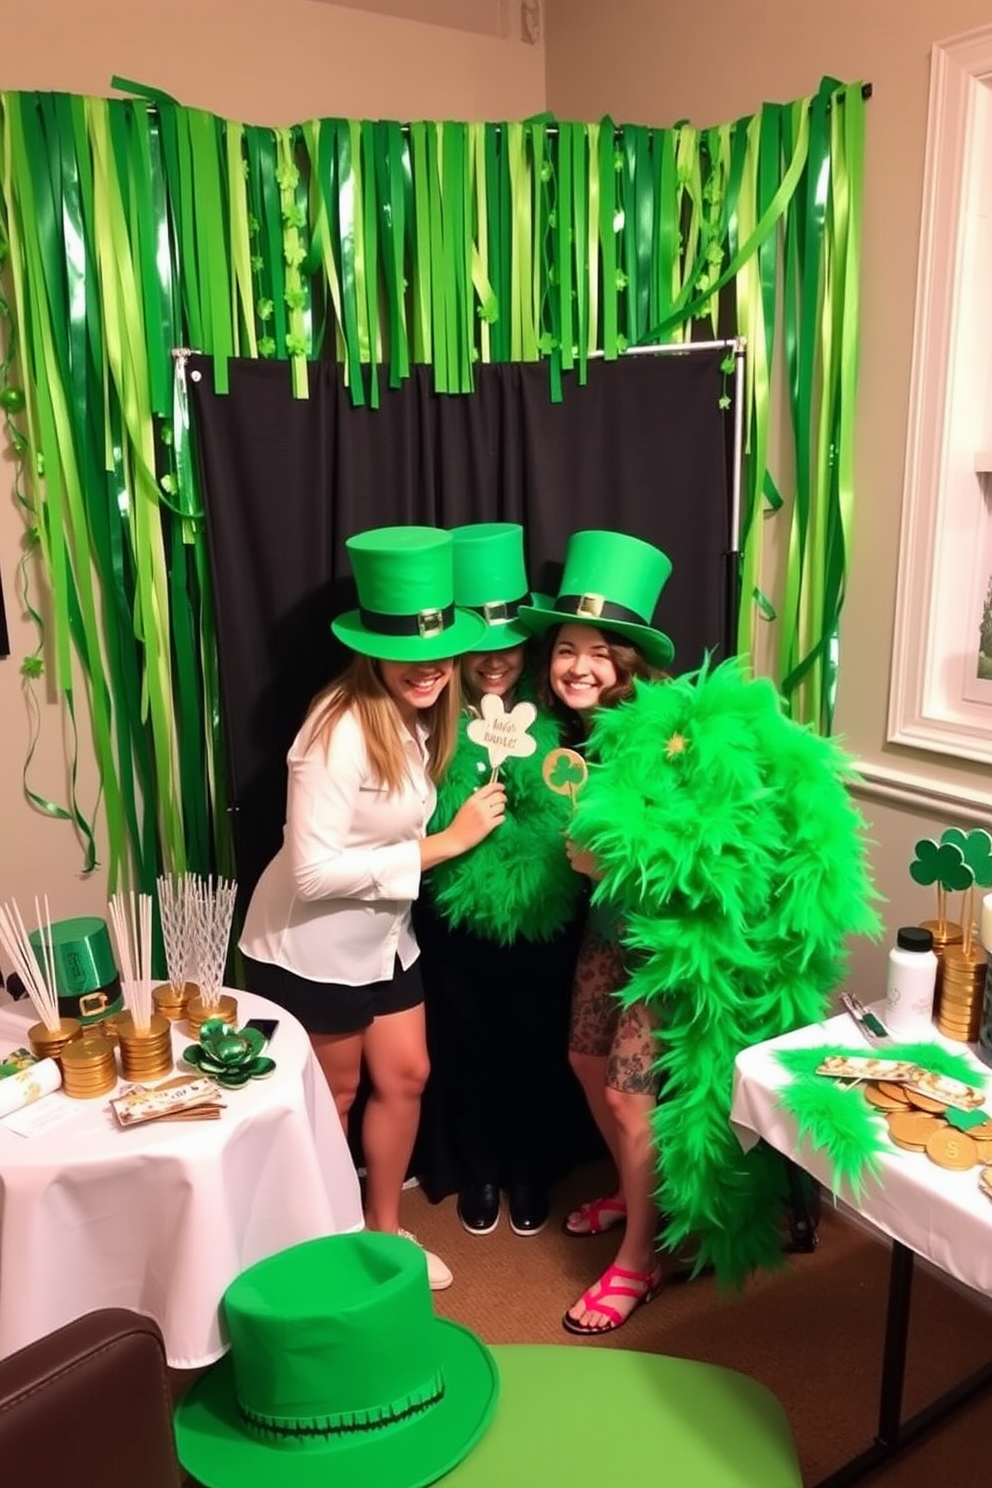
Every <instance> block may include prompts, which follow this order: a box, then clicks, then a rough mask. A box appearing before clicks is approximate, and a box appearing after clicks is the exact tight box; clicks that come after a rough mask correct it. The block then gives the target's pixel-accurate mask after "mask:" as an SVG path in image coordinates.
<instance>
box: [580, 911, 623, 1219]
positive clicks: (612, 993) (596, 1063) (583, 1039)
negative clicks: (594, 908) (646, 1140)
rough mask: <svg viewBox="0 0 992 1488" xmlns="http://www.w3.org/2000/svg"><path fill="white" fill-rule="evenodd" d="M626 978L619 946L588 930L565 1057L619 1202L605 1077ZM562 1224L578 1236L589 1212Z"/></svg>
mask: <svg viewBox="0 0 992 1488" xmlns="http://www.w3.org/2000/svg"><path fill="white" fill-rule="evenodd" d="M624 980H625V973H624V968H623V958H622V955H621V952H620V948H619V946H617V945H616V944H615V943H613V942H612V941H607V940H604V939H603V938H602V937H601V936H599V935H597V934H596V932H595V931H591V930H589V931H587V932H586V935H585V938H584V939H583V942H582V946H581V949H580V951H579V959H578V964H577V966H576V968H575V986H574V988H573V990H572V1014H571V1026H570V1029H569V1040H568V1043H569V1049H568V1059H569V1063H570V1065H571V1066H572V1069H573V1071H574V1073H575V1077H576V1079H577V1080H578V1082H579V1084H580V1085H581V1086H582V1091H583V1094H584V1095H585V1098H586V1103H587V1104H588V1106H589V1111H590V1114H591V1115H592V1118H593V1120H594V1121H595V1123H596V1126H597V1127H598V1128H599V1132H600V1135H601V1136H602V1138H603V1141H604V1142H605V1144H606V1150H607V1151H608V1152H609V1154H610V1156H611V1157H612V1159H613V1166H614V1168H615V1169H616V1172H617V1180H618V1185H619V1186H618V1188H617V1189H616V1190H615V1192H614V1193H613V1194H612V1195H610V1197H613V1198H615V1199H616V1200H618V1201H620V1200H622V1199H623V1197H624V1191H623V1182H622V1168H621V1156H620V1134H619V1131H618V1129H617V1120H616V1115H615V1113H614V1112H613V1110H612V1109H611V1107H610V1104H609V1102H608V1100H607V1095H606V1080H607V1072H608V1068H609V1058H610V1051H611V1049H612V1047H613V1042H614V1038H615V1035H616V1029H617V1024H618V1021H619V1018H620V1004H619V1002H618V1001H617V998H616V989H617V988H618V987H621V986H622V985H623V983H624ZM566 1228H567V1229H568V1230H570V1231H571V1232H572V1233H573V1234H576V1235H581V1234H585V1233H586V1232H587V1231H588V1229H589V1221H588V1217H587V1216H586V1215H585V1214H584V1213H583V1212H582V1211H581V1210H578V1209H576V1210H573V1212H572V1213H571V1214H570V1215H569V1216H568V1219H567V1221H566Z"/></svg>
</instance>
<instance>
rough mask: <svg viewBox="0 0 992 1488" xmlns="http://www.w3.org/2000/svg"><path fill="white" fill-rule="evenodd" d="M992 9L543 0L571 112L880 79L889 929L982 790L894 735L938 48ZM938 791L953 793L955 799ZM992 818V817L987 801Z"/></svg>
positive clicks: (872, 176)
mask: <svg viewBox="0 0 992 1488" xmlns="http://www.w3.org/2000/svg"><path fill="white" fill-rule="evenodd" d="M990 23H992V10H990V8H989V5H988V3H987V0H903V3H901V4H900V5H898V6H895V5H892V4H890V3H888V0H832V3H831V4H829V5H815V6H814V5H813V4H810V3H806V4H797V3H796V0H748V3H746V4H735V5H721V6H717V7H714V6H691V5H668V4H659V3H656V0H610V3H609V5H605V4H603V3H602V0H547V17H546V25H545V44H546V48H547V70H548V107H549V109H550V110H551V111H552V112H553V113H555V114H557V115H558V116H559V117H567V118H580V119H590V118H598V117H600V116H602V115H604V114H608V115H610V116H611V117H612V118H613V119H614V120H617V121H623V120H629V121H631V122H634V123H646V124H668V123H671V122H672V121H673V120H675V119H681V118H687V119H690V120H691V121H692V122H693V123H694V124H697V125H707V124H714V123H721V122H724V121H725V120H728V119H734V118H737V117H739V116H741V115H745V114H751V113H754V112H755V110H756V109H758V108H759V107H760V105H761V103H762V102H763V101H764V100H766V99H767V100H778V101H788V100H789V99H792V98H797V97H800V96H802V95H803V94H806V93H810V92H813V91H814V90H815V89H816V87H817V85H818V83H819V81H820V78H821V77H822V76H824V75H828V76H833V77H837V78H841V79H843V80H844V81H854V80H856V79H859V78H860V79H862V80H864V81H868V82H870V83H871V84H872V87H873V95H872V98H871V101H870V103H869V105H868V128H867V147H866V176H865V232H864V245H863V253H862V336H861V368H860V386H859V400H858V410H857V464H856V478H857V487H856V498H857V504H856V510H855V518H854V522H855V530H854V546H853V555H852V560H851V578H850V588H849V592H848V599H847V605H846V608H845V611H844V616H843V622H842V631H841V669H840V684H839V690H838V711H837V726H838V731H839V733H840V734H841V735H842V736H843V738H844V740H845V742H846V743H847V745H848V747H849V748H850V749H851V751H852V752H853V753H854V755H855V756H856V757H858V758H859V759H860V760H862V761H864V763H865V766H866V771H867V773H868V774H869V776H870V775H871V774H872V773H873V771H874V770H877V769H878V767H880V768H881V771H885V772H886V773H887V774H888V773H889V772H894V774H895V777H896V781H895V784H896V788H897V789H899V788H900V787H902V788H905V789H906V791H907V794H908V795H909V796H913V795H914V794H915V793H916V792H917V789H918V786H919V785H921V784H922V786H923V793H922V798H923V800H925V801H926V802H927V804H926V805H924V806H922V807H921V808H920V809H918V810H913V809H911V808H907V807H906V806H905V804H904V803H903V804H900V805H898V806H897V805H894V804H893V803H892V801H891V800H890V799H883V798H881V796H880V795H879V794H878V793H877V792H873V791H872V789H871V787H870V786H869V790H868V792H867V793H866V794H865V796H864V797H863V800H862V804H863V807H864V810H865V812H866V815H867V817H868V819H869V825H870V830H871V835H872V837H873V839H874V842H873V848H872V853H873V862H874V866H875V873H876V878H877V882H878V884H879V887H880V888H881V890H882V892H883V893H884V894H885V896H886V898H887V899H888V901H889V903H888V904H887V906H886V907H885V911H884V912H885V917H886V921H887V924H888V927H889V928H890V929H891V928H892V927H894V926H896V925H898V924H901V923H907V922H912V921H913V920H916V919H919V918H925V917H926V916H927V915H928V914H929V913H930V904H929V900H928V899H927V896H926V895H924V894H923V892H922V891H921V890H920V889H918V888H916V886H915V885H913V884H912V882H911V880H910V879H909V876H908V873H907V871H906V870H907V864H908V862H909V861H910V859H911V858H912V855H913V853H912V847H913V843H914V842H915V841H916V840H918V838H920V837H925V836H930V835H932V834H933V833H934V832H937V833H938V834H939V832H940V830H941V829H942V828H943V827H945V826H947V825H949V824H950V823H952V822H955V821H957V820H959V819H960V817H959V814H958V809H957V808H956V806H955V804H954V797H955V796H963V797H965V798H967V799H969V800H970V802H971V803H972V813H971V816H970V820H971V821H977V820H978V817H977V815H976V814H975V811H974V803H975V802H976V801H977V802H979V803H981V802H984V803H985V805H986V807H987V808H988V809H989V811H990V813H992V780H990V778H989V771H988V770H987V769H983V768H981V767H979V766H977V765H973V764H965V763H964V762H961V763H958V762H957V761H954V760H952V759H950V758H948V757H947V756H943V755H941V756H937V755H926V754H922V753H917V752H916V751H912V750H896V749H893V748H892V747H891V746H887V745H886V742H885V728H886V706H887V700H888V685H889V668H890V664H891V654H892V626H893V615H894V608H895V588H896V567H897V551H898V545H899V522H900V512H901V506H902V489H903V475H904V464H905V448H906V423H907V411H908V402H909V378H910V362H911V356H912V342H913V315H914V303H915V290H916V272H917V250H918V242H919V212H920V200H921V194H922V184H923V161H924V149H925V134H926V117H927V102H928V87H929V58H930V50H931V48H932V46H933V44H934V43H935V42H937V41H942V40H946V39H947V38H948V37H950V36H954V35H957V34H960V33H962V32H965V31H969V30H971V29H973V28H975V27H978V26H983V25H988V24H990ZM928 792H946V793H947V795H948V797H949V799H948V801H947V803H946V805H944V804H943V803H941V802H940V801H937V802H935V801H934V800H933V798H932V797H929V798H928ZM990 820H992V816H990ZM883 958H884V946H880V947H877V948H872V947H864V946H862V947H859V948H858V949H857V951H856V953H855V961H854V967H855V976H856V978H857V979H858V981H859V982H860V984H861V985H862V987H863V988H868V989H869V990H870V989H871V987H873V986H877V982H878V978H879V977H880V975H881V969H882V963H883Z"/></svg>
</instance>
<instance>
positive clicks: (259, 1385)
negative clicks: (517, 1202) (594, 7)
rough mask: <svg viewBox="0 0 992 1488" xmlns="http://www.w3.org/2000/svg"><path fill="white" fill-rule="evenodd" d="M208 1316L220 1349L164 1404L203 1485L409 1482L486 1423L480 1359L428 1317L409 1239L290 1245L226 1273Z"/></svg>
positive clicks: (487, 1394) (493, 1394) (492, 1370)
mask: <svg viewBox="0 0 992 1488" xmlns="http://www.w3.org/2000/svg"><path fill="white" fill-rule="evenodd" d="M222 1311H223V1315H224V1318H225V1320H226V1323H227V1330H228V1334H229V1336H230V1342H231V1350H230V1353H229V1354H228V1355H227V1357H226V1358H224V1359H222V1360H221V1361H220V1362H219V1363H218V1364H215V1365H214V1366H213V1367H212V1368H211V1369H209V1370H208V1371H207V1373H206V1374H204V1375H202V1376H201V1377H200V1379H198V1380H197V1381H196V1382H195V1383H194V1384H193V1386H192V1387H191V1388H190V1390H189V1391H188V1392H187V1393H186V1395H185V1396H184V1397H183V1399H182V1400H181V1401H180V1403H179V1405H178V1407H177V1410H176V1441H177V1445H178V1449H179V1460H180V1461H181V1462H182V1464H183V1466H184V1467H185V1469H186V1471H187V1472H188V1473H189V1474H190V1475H191V1476H192V1477H194V1478H196V1479H197V1481H198V1482H200V1483H203V1484H204V1485H205V1488H246V1485H250V1484H263V1483H264V1484H265V1488H329V1485H333V1488H421V1485H424V1484H428V1483H433V1482H434V1481H435V1480H436V1479H437V1478H440V1477H442V1476H443V1474H444V1473H446V1472H449V1471H450V1470H451V1468H453V1467H454V1466H455V1465H456V1464H457V1463H458V1462H460V1461H461V1460H462V1458H463V1457H464V1456H465V1455H466V1454H467V1453H468V1452H469V1451H470V1450H471V1448H472V1447H473V1446H474V1445H475V1443H476V1442H477V1441H478V1439H479V1438H480V1437H481V1435H482V1433H483V1432H484V1431H485V1429H486V1427H487V1426H488V1425H489V1422H490V1419H491V1417H492V1414H493V1411H494V1409H495V1406H496V1398H497V1395H498V1392H499V1377H498V1374H497V1370H496V1366H495V1364H494V1362H493V1358H492V1355H491V1354H490V1352H489V1350H488V1349H487V1348H486V1346H485V1344H483V1343H482V1342H481V1341H480V1340H479V1339H478V1338H476V1336H475V1334H474V1333H470V1332H469V1330H468V1329H467V1328H463V1327H462V1326H461V1325H460V1324H459V1323H453V1322H449V1321H448V1320H447V1319H444V1318H439V1317H437V1316H436V1315H435V1312H434V1308H433V1305H432V1301H431V1292H430V1287H429V1284H428V1280H427V1262H426V1260H425V1257H424V1252H423V1251H422V1250H421V1249H420V1248H419V1246H416V1245H414V1243H413V1242H412V1241H410V1240H406V1239H403V1238H402V1237H400V1236H398V1235H382V1234H376V1233H372V1232H370V1231H363V1232H361V1233H359V1234H353V1235H332V1236H329V1237H327V1238H325V1239H320V1240H308V1241H306V1242H305V1243H304V1244H302V1245H294V1246H292V1247H291V1248H290V1249H289V1250H283V1251H280V1252H279V1254H277V1255H274V1256H270V1257H269V1258H268V1259H267V1260H264V1261H259V1262H258V1263H257V1264H256V1265H254V1266H250V1267H249V1268H248V1270H247V1271H245V1272H243V1273H242V1274H241V1276H239V1277H238V1278H237V1279H236V1280H235V1281H234V1282H232V1283H231V1285H230V1286H229V1287H228V1289H227V1291H226V1293H225V1294H224V1299H223V1303H222Z"/></svg>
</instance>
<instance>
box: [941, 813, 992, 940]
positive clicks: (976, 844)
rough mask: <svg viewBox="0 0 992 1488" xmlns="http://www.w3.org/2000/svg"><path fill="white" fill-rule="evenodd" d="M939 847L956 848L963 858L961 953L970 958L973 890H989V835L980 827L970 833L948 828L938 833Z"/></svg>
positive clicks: (991, 841) (991, 840)
mask: <svg viewBox="0 0 992 1488" xmlns="http://www.w3.org/2000/svg"><path fill="white" fill-rule="evenodd" d="M940 841H941V846H942V847H944V846H953V847H957V848H959V849H960V851H961V853H962V855H963V857H964V867H963V868H962V877H963V875H964V873H968V874H970V881H969V882H968V883H967V884H965V885H964V890H965V899H964V904H963V905H962V908H961V924H962V925H963V927H964V935H963V946H962V948H963V950H964V952H965V955H967V956H970V955H971V944H972V935H973V932H974V928H975V888H976V887H978V888H982V889H987V888H989V887H992V836H990V835H989V833H988V832H986V831H984V830H983V829H982V828H980V827H979V828H976V829H975V831H973V832H967V833H965V832H962V831H961V829H960V827H948V828H947V831H946V832H944V833H942V834H941V838H940Z"/></svg>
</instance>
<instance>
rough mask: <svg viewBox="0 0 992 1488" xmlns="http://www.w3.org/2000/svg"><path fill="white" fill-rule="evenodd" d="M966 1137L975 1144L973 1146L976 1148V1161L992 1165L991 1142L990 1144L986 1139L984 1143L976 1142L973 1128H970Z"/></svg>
mask: <svg viewBox="0 0 992 1488" xmlns="http://www.w3.org/2000/svg"><path fill="white" fill-rule="evenodd" d="M968 1135H969V1137H970V1138H971V1140H972V1141H973V1142H974V1143H975V1146H976V1147H977V1148H978V1161H979V1162H983V1163H992V1142H990V1141H989V1140H988V1138H987V1137H986V1138H985V1140H984V1141H979V1140H976V1138H975V1128H974V1127H972V1129H971V1131H970V1132H969V1133H968Z"/></svg>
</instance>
